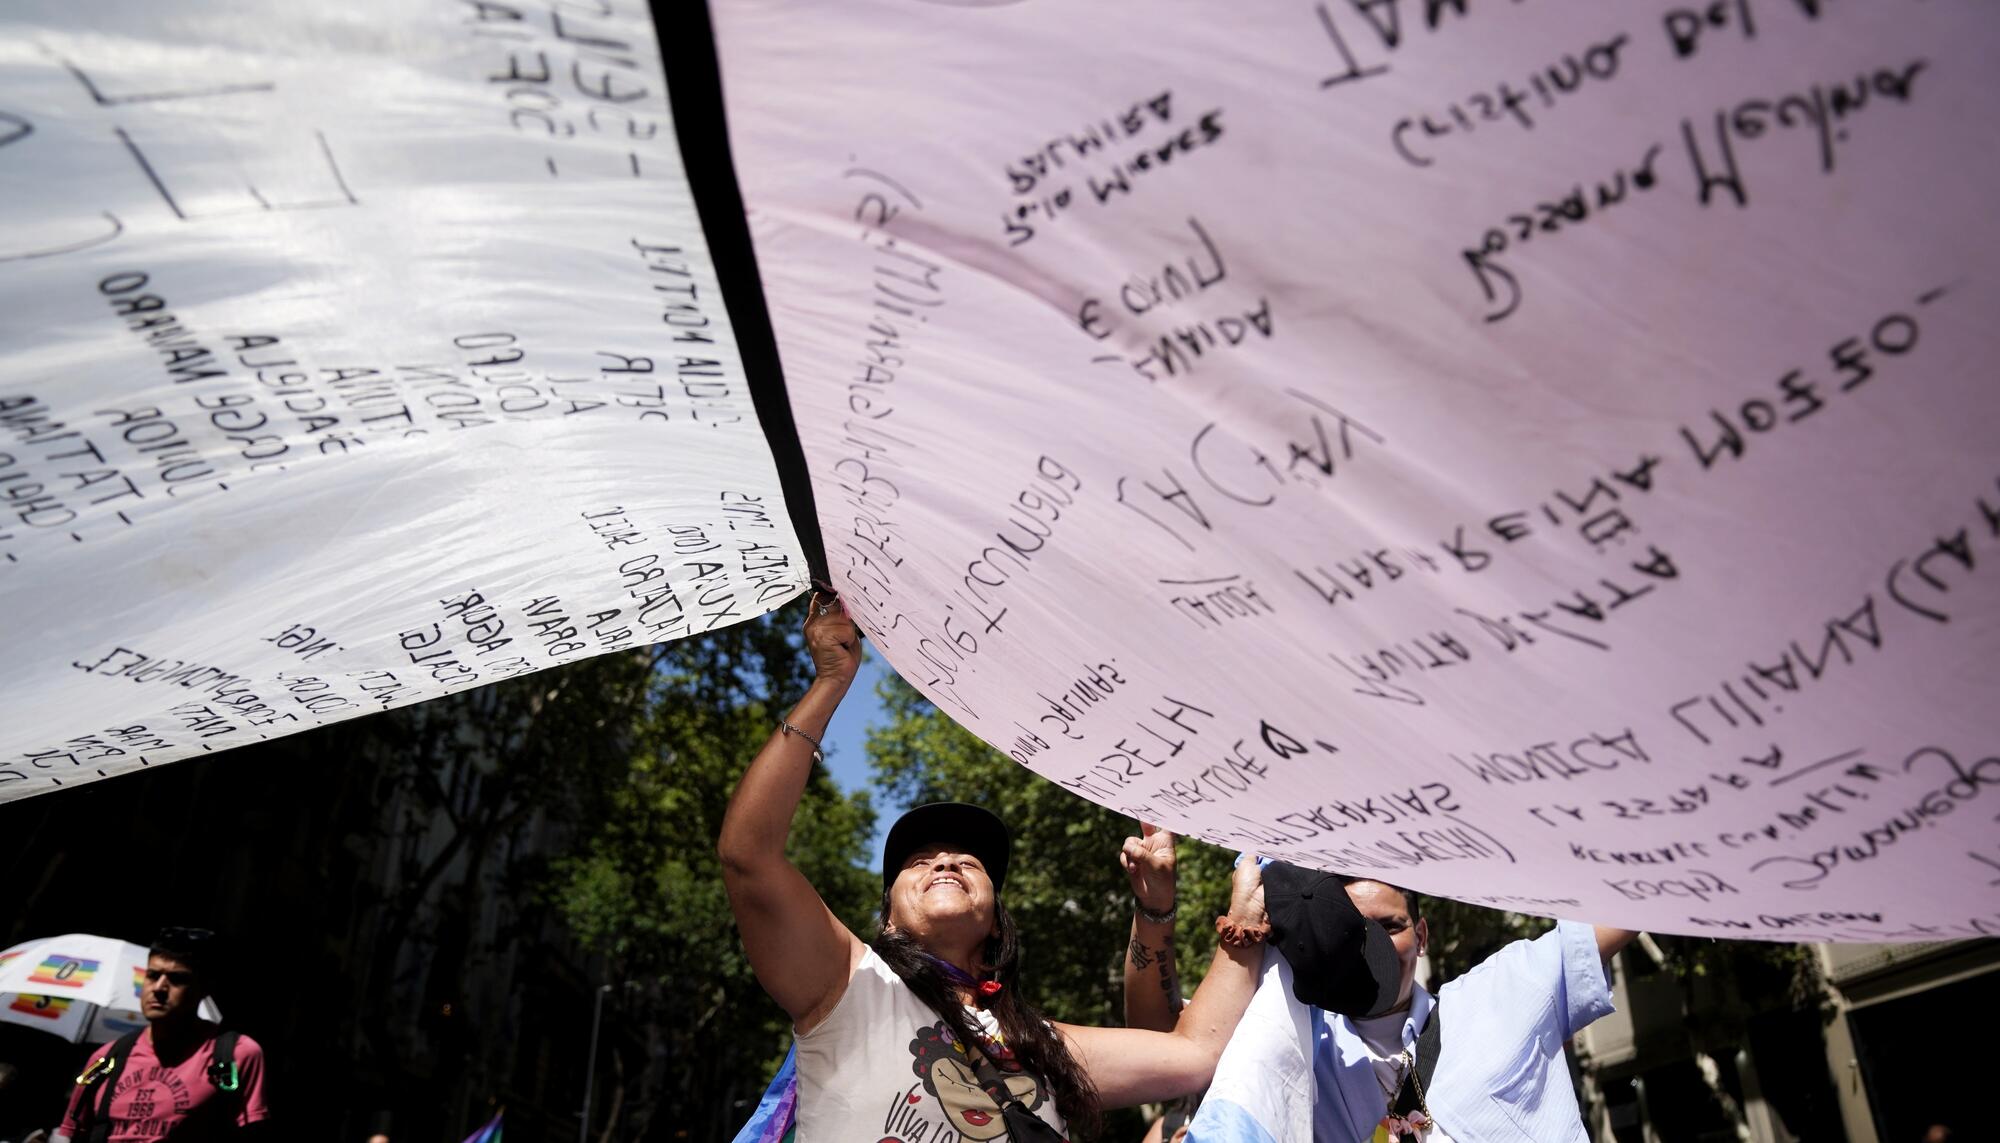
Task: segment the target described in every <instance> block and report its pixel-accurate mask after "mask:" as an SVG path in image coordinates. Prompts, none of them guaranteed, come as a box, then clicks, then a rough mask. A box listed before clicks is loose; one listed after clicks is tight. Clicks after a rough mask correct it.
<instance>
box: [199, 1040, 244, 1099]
mask: <svg viewBox="0 0 2000 1143" xmlns="http://www.w3.org/2000/svg"><path fill="white" fill-rule="evenodd" d="M237 1039H238V1037H237V1034H236V1033H235V1032H234V1031H232V1030H230V1029H228V1028H224V1029H223V1030H221V1031H220V1032H217V1033H216V1034H215V1039H213V1040H210V1041H209V1042H208V1073H207V1074H208V1082H209V1083H211V1084H214V1085H215V1089H216V1090H217V1091H220V1092H222V1093H224V1094H225V1095H231V1096H235V1097H237V1098H239V1099H240V1098H242V1096H241V1095H240V1094H239V1093H240V1092H241V1091H242V1088H243V1075H242V1073H241V1072H239V1071H237V1069H236V1041H237Z"/></svg>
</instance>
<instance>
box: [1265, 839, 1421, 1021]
mask: <svg viewBox="0 0 2000 1143" xmlns="http://www.w3.org/2000/svg"><path fill="white" fill-rule="evenodd" d="M1264 910H1265V912H1266V913H1267V914H1268V915H1269V916H1270V918H1271V943H1272V944H1273V945H1275V946H1276V947H1277V949H1278V952H1279V953H1281V954H1282V955H1283V956H1284V958H1285V962H1286V963H1287V964H1290V965H1291V966H1292V995H1293V996H1296V997H1298V999H1299V1002H1300V1003H1302V1004H1310V1005H1313V1006H1314V1007H1316V1008H1324V1009H1326V1010H1327V1011H1329V1012H1338V1013H1340V1014H1341V1015H1343V1016H1360V1017H1367V1016H1374V1015H1378V1014H1380V1013H1383V1012H1386V1011H1388V1010H1389V1009H1391V1008H1393V1007H1395V1006H1396V995H1397V993H1398V992H1400V991H1401V990H1402V989H1401V987H1400V986H1401V984H1402V964H1401V962H1400V961H1399V960H1398V959H1397V957H1396V946H1395V944H1394V942H1392V941H1391V940H1390V939H1389V933H1388V931H1387V930H1386V929H1384V928H1383V927H1382V926H1381V925H1379V924H1377V923H1376V922H1374V921H1371V920H1369V919H1368V918H1366V917H1363V916H1362V915H1361V911H1360V910H1359V909H1356V908H1355V907H1354V902H1353V900H1352V899H1350V898H1349V897H1348V896H1347V883H1346V882H1345V881H1344V880H1342V879H1341V878H1340V877H1338V876H1336V875H1335V874H1332V873H1322V872H1320V871H1319V870H1317V869H1300V868H1299V867H1298V866H1296V865H1287V864H1285V863H1284V862H1282V861H1274V862H1272V863H1271V864H1269V865H1267V866H1265V867H1264Z"/></svg>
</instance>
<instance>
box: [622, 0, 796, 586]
mask: <svg viewBox="0 0 2000 1143" xmlns="http://www.w3.org/2000/svg"><path fill="white" fill-rule="evenodd" d="M652 9H653V28H654V31H655V34H656V35H658V37H659V40H660V57H661V59H662V61H663V62H664V63H665V64H666V71H667V98H668V100H669V101H670V102H671V103H672V104H673V111H674V131H675V133H676V134H677V135H678V136H679V139H680V146H681V161H682V163H683V164H684V165H685V166H686V167H687V175H688V185H689V186H690V187H691V188H692V190H693V192H694V204H695V209H696V211H697V212H699V214H700V216H701V228H702V230H703V232H704V233H705V234H706V235H707V237H708V252H709V256H710V257H711V258H713V259H714V261H715V276H716V278H717V279H718V280H719V281H720V282H721V283H722V300H723V304H724V305H726V306H727V307H728V309H729V322H730V324H731V325H732V326H734V327H735V329H736V345H737V348H738V351H739V352H741V354H742V355H743V373H744V375H745V376H746V377H747V378H748V379H749V382H750V399H751V402H752V403H753V404H754V405H755V406H756V409H757V421H758V423H759V424H761V425H763V427H764V438H765V440H767V441H769V442H770V446H771V458H772V459H773V460H775V461H776V462H777V465H778V483H779V487H780V488H782V489H783V491H784V496H785V508H786V510H787V511H788V512H789V513H790V514H791V517H792V530H793V531H794V532H796V533H798V537H799V547H800V548H801V549H803V550H804V552H805V557H806V567H807V568H808V569H809V570H810V571H811V573H812V578H813V581H814V582H815V583H821V584H827V583H831V580H829V578H828V576H827V569H826V544H825V541H823V540H822V539H821V538H820V533H819V513H818V512H817V511H816V510H815V509H814V507H813V491H812V479H811V477H810V476H809V475H808V474H807V472H806V454H805V449H804V448H803V447H802V446H801V445H800V444H799V430H798V425H797V424H795V423H794V422H793V420H792V402H791V399H790V398H789V397H788V396H787V395H786V392H785V371H784V367H783V365H782V364H780V362H779V360H778V342H777V338H776V337H775V336H774V335H773V334H772V332H771V312H770V310H768V309H766V308H765V306H764V284H763V279H762V278H761V277H760V276H759V274H758V273H757V253H756V251H755V250H754V249H753V248H752V247H751V245H750V226H749V223H748V222H747V221H746V220H745V219H744V216H743V192H742V190H741V189H740V188H739V187H737V185H736V164H735V162H734V161H733V160H732V159H731V158H730V154H729V126H728V120H727V119H726V118H725V116H724V114H723V108H722V72H721V68H720V67H719V66H718V64H717V62H716V51H715V28H714V25H713V24H712V23H710V21H709V17H708V5H707V3H706V2H705V0H652Z"/></svg>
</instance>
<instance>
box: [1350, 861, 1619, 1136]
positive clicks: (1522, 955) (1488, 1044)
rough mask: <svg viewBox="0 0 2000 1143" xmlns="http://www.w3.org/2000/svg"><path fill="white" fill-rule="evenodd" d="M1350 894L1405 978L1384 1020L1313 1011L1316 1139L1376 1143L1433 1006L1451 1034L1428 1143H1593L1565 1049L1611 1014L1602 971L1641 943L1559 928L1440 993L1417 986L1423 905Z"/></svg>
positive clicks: (1391, 894)
mask: <svg viewBox="0 0 2000 1143" xmlns="http://www.w3.org/2000/svg"><path fill="white" fill-rule="evenodd" d="M1347 895H1348V897H1349V899H1350V900H1352V901H1353V902H1354V905H1355V908H1356V909H1357V910H1358V911H1359V912H1360V913H1361V915H1362V916H1363V917H1365V918H1367V919H1369V920H1371V921H1375V922H1377V923H1379V924H1380V925H1381V926H1382V928H1383V929H1385V930H1387V932H1388V934H1389V938H1390V940H1391V942H1392V943H1393V944H1394V945H1395V948H1396V954H1397V960H1398V963H1399V966H1400V968H1401V981H1400V983H1399V987H1398V990H1397V1002H1396V1004H1395V1005H1394V1006H1393V1007H1391V1008H1390V1009H1389V1010H1388V1011H1387V1012H1384V1013H1381V1014H1379V1015H1375V1016H1372V1017H1359V1018H1357V1017H1351V1016H1341V1015H1337V1014H1335V1013H1332V1012H1326V1011H1323V1010H1321V1009H1313V1010H1312V1017H1313V1023H1312V1031H1313V1035H1314V1044H1313V1078H1314V1085H1313V1086H1314V1091H1315V1100H1314V1107H1313V1138H1314V1140H1315V1141H1316V1143H1332V1141H1339V1143H1345V1141H1349V1140H1352V1141H1356V1143H1360V1141H1365V1140H1371V1139H1374V1138H1376V1137H1377V1136H1376V1129H1377V1127H1378V1125H1380V1123H1381V1121H1382V1119H1383V1116H1384V1114H1385V1112H1386V1110H1387V1106H1388V1102H1389V1099H1390V1094H1389V1093H1393V1092H1395V1091H1396V1090H1397V1089H1398V1088H1399V1087H1400V1086H1401V1083H1402V1078H1403V1075H1404V1074H1405V1073H1406V1072H1407V1070H1408V1069H1409V1068H1410V1067H1411V1066H1413V1062H1414V1058H1415V1052H1416V1043H1417V1038H1418V1036H1419V1034H1420V1033H1421V1032H1422V1030H1423V1027H1424V1022H1425V1021H1426V1020H1427V1019H1429V1018H1430V1015H1431V1009H1432V1007H1433V1005H1436V1006H1438V1009H1439V1012H1438V1017H1439V1023H1440V1032H1441V1033H1442V1035H1441V1037H1440V1046H1439V1049H1438V1055H1437V1071H1436V1073H1435V1074H1434V1075H1433V1076H1432V1079H1431V1084H1430V1088H1429V1090H1428V1091H1427V1092H1426V1093H1425V1095H1426V1102H1427V1103H1428V1105H1429V1108H1430V1113H1431V1118H1432V1119H1433V1120H1435V1124H1434V1125H1433V1126H1432V1127H1431V1128H1430V1129H1428V1130H1426V1131H1423V1132H1422V1133H1421V1134H1420V1138H1421V1139H1423V1141H1424V1143H1479V1141H1484V1140H1502V1139H1505V1140H1531V1141H1533V1143H1559V1141H1564V1140H1574V1141H1577V1143H1584V1141H1585V1140H1587V1139H1588V1138H1589V1136H1588V1134H1587V1133H1586V1132H1585V1131H1584V1127H1583V1117H1582V1115H1581V1113H1580V1112H1579V1111H1578V1109H1577V1105H1576V1092H1575V1090H1574V1088H1573V1087H1572V1086H1571V1084H1570V1075H1569V1065H1568V1063H1567V1061H1566V1060H1565V1059H1564V1058H1563V1044H1564V1042H1565V1041H1567V1040H1568V1039H1569V1038H1570V1037H1572V1036H1574V1035H1575V1034H1576V1033H1577V1032H1578V1031H1579V1030H1580V1029H1582V1028H1584V1027H1586V1026H1588V1025H1589V1024H1590V1023H1591V1022H1592V1021H1594V1020H1596V1019H1598V1018H1599V1017H1601V1016H1605V1015H1608V1014H1609V1013H1610V1012H1611V1010H1612V1006H1611V986H1610V980H1609V974H1608V973H1607V971H1606V968H1605V966H1606V964H1607V963H1608V962H1609V960H1610V959H1611V957H1612V956H1614V955H1616V954H1617V952H1618V950H1619V949H1622V948H1624V947H1625V945H1626V944H1627V943H1629V942H1630V941H1631V940H1632V938H1633V937H1634V936H1636V935H1637V934H1636V933H1632V932H1629V931H1627V930H1624V929H1612V928H1607V927H1604V926H1601V925H1600V926H1596V927H1593V926H1590V925H1585V924H1580V923H1578V922H1575V921H1560V922H1558V923H1557V924H1556V927H1555V928H1554V929H1552V930H1550V931H1549V932H1547V933H1544V934H1543V935H1542V936H1540V937H1537V938H1535V939H1534V940H1524V941H1515V942H1514V943H1512V944H1510V945H1508V946H1506V947H1505V948H1503V949H1501V950H1500V951H1499V952H1496V953H1494V954H1493V955H1492V956H1490V957H1488V958H1486V959H1485V960H1484V961H1481V962H1480V963H1479V964H1478V965H1476V966H1474V967H1473V968H1472V969H1471V971H1469V972H1467V973H1465V974H1464V975H1462V976H1460V977H1458V978H1457V979H1455V980H1452V981H1450V982H1448V983H1446V984H1445V986H1444V987H1443V988H1442V989H1440V990H1439V992H1438V995H1437V996H1436V997H1433V996H1432V995H1431V994H1430V992H1429V991H1427V990H1426V989H1424V988H1423V987H1421V986H1419V985H1418V984H1417V982H1416V975H1417V958H1418V957H1420V956H1422V955H1423V952H1424V948H1425V946H1427V945H1428V944H1429V943H1430V927H1429V925H1428V924H1427V923H1426V922H1425V921H1424V920H1423V918H1422V917H1421V916H1420V914H1419V909H1420V905H1419V902H1418V898H1417V895H1416V894H1414V893H1410V892H1408V891H1406V890H1403V889H1400V888H1398V887H1396V886H1393V885H1388V884H1385V883H1383V882H1380V881H1365V880H1356V881H1350V882H1349V883H1348V885H1347Z"/></svg>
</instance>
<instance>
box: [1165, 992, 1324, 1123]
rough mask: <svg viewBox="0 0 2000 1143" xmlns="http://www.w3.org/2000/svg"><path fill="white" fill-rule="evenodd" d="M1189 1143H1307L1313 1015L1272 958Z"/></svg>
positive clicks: (1224, 1052)
mask: <svg viewBox="0 0 2000 1143" xmlns="http://www.w3.org/2000/svg"><path fill="white" fill-rule="evenodd" d="M1187 1137H1188V1143H1312V1137H1313V1029H1312V1009H1310V1008H1308V1007H1306V1006H1305V1005H1303V1004H1300V1003H1298V1002H1297V1001H1295V1000H1293V999H1292V966H1291V965H1289V964H1286V963H1285V958H1284V957H1282V956H1278V955H1276V954H1275V953H1274V954H1271V955H1267V956H1266V957H1265V958H1264V978H1263V979H1262V980H1261V981H1259V982H1258V984H1257V994H1256V995H1255V996H1252V997H1251V998H1250V1007H1249V1009H1248V1010H1247V1011H1245V1012H1244V1013H1243V1022H1242V1023H1240V1024H1238V1025H1237V1026H1236V1034H1235V1035H1234V1036H1232V1037H1230V1039H1229V1046H1228V1047H1226V1048H1224V1049H1223V1050H1222V1060H1221V1061H1220V1062H1219V1063H1217V1064H1216V1066H1215V1079H1214V1080H1213V1081H1211V1082H1210V1083H1209V1085H1208V1095H1207V1096H1206V1097H1205V1098H1203V1099H1202V1101H1201V1110H1200V1111H1199V1112H1197V1113H1196V1114H1195V1117H1194V1122H1193V1123H1192V1124H1190V1125H1189V1127H1188V1135H1187Z"/></svg>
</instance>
